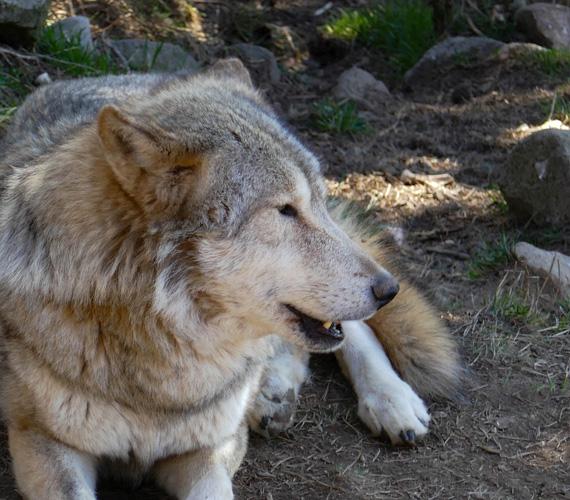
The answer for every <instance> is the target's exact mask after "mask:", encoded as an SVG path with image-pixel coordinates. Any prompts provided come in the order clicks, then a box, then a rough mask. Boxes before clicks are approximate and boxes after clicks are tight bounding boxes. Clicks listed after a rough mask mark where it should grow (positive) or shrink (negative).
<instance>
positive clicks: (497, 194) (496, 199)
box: [488, 184, 509, 214]
mask: <svg viewBox="0 0 570 500" xmlns="http://www.w3.org/2000/svg"><path fill="white" fill-rule="evenodd" d="M488 189H489V198H490V199H491V206H493V207H495V208H496V209H497V211H498V212H499V213H500V214H506V213H508V212H509V205H508V203H507V200H505V197H504V196H503V193H502V192H501V190H500V188H499V187H498V186H496V185H495V184H491V185H489V186H488Z"/></svg>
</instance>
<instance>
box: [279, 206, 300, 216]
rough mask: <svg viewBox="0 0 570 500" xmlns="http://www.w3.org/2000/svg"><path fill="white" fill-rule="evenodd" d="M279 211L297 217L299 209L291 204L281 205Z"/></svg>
mask: <svg viewBox="0 0 570 500" xmlns="http://www.w3.org/2000/svg"><path fill="white" fill-rule="evenodd" d="M279 213H280V214H281V215H284V216H285V217H297V209H296V208H295V207H294V206H293V205H289V204H287V205H283V206H282V207H279Z"/></svg>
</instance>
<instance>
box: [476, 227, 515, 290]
mask: <svg viewBox="0 0 570 500" xmlns="http://www.w3.org/2000/svg"><path fill="white" fill-rule="evenodd" d="M513 246H514V240H513V239H512V238H511V237H509V236H508V235H506V234H505V233H503V234H501V236H500V238H499V239H498V241H495V242H491V243H489V242H485V243H483V245H482V246H481V248H480V249H479V250H478V251H477V252H476V254H475V256H474V257H473V258H472V259H471V263H470V264H469V269H468V270H467V275H468V276H469V278H470V279H478V278H480V277H481V276H483V275H484V274H485V273H487V272H489V271H491V270H493V269H497V268H498V267H501V266H503V265H504V264H506V263H507V262H510V261H511V260H512V259H513V254H512V248H513Z"/></svg>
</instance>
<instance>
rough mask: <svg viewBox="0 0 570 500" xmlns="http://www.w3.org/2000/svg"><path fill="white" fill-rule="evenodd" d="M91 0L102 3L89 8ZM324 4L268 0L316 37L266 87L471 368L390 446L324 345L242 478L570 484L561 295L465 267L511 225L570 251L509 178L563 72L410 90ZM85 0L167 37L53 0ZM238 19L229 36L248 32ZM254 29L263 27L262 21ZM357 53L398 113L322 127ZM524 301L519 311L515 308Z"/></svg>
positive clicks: (491, 486) (212, 42) (242, 486)
mask: <svg viewBox="0 0 570 500" xmlns="http://www.w3.org/2000/svg"><path fill="white" fill-rule="evenodd" d="M95 3H96V4H97V5H99V7H100V9H99V10H98V11H97V12H98V14H97V16H95V15H94V12H95V10H94V9H89V8H87V7H88V6H89V5H91V4H95ZM324 3H325V2H315V1H313V2H311V1H307V2H299V1H297V2H274V4H275V5H274V7H272V8H271V7H265V8H264V10H263V15H264V16H265V19H264V21H265V22H277V23H280V24H287V25H289V26H291V28H293V29H295V30H297V31H299V32H301V33H304V34H305V35H306V36H305V39H304V40H301V42H302V43H301V42H300V43H301V45H302V47H301V49H302V50H301V49H300V50H299V52H300V53H301V52H303V51H307V52H308V54H309V56H310V59H311V60H310V61H309V62H308V63H306V62H305V63H304V62H303V58H302V56H299V55H298V54H297V56H294V57H292V58H291V57H289V56H287V55H282V56H281V59H280V62H281V64H282V67H283V68H284V73H283V78H282V80H281V82H280V83H279V84H277V85H274V86H272V87H271V89H269V90H268V96H269V98H270V99H271V100H272V102H273V103H275V105H276V107H277V109H278V110H279V112H280V113H281V114H282V115H283V116H284V118H285V119H286V120H287V121H288V122H289V123H290V124H291V126H292V128H293V129H295V130H296V131H297V132H298V133H299V135H300V136H301V137H302V139H303V140H304V141H305V142H306V143H307V144H308V145H309V146H310V147H311V148H312V149H313V150H314V151H315V152H316V153H317V154H318V155H319V156H320V157H321V158H322V160H323V163H324V165H325V167H326V168H327V178H328V182H329V187H330V190H331V193H332V194H334V195H336V196H341V197H346V198H350V199H355V200H359V201H361V202H362V203H363V204H364V205H365V206H366V207H368V208H369V209H371V210H373V211H375V212H376V214H377V216H378V219H379V221H382V222H383V223H388V224H390V225H392V226H397V227H400V228H402V229H403V230H404V233H405V242H404V244H403V246H402V248H401V252H400V253H401V255H400V257H401V262H402V265H403V267H404V269H405V270H406V273H407V274H408V275H409V276H410V277H411V278H412V279H413V280H414V281H415V283H416V284H417V286H419V287H420V288H421V289H422V290H424V291H425V292H426V294H428V295H429V296H430V297H432V299H433V301H434V303H435V304H437V305H438V307H439V308H440V310H441V313H442V316H443V317H444V318H445V319H446V320H447V322H448V324H449V327H450V329H451V330H452V332H453V334H454V336H455V338H456V339H457V342H458V343H459V345H460V346H461V351H462V354H463V357H464V362H465V366H466V370H467V377H466V382H465V386H464V389H463V397H462V398H461V400H460V401H456V402H446V401H432V402H430V406H429V407H430V411H431V414H432V417H433V420H432V426H431V432H430V434H429V436H428V437H427V438H426V439H425V440H424V441H423V442H422V443H420V444H419V445H418V446H417V447H416V448H393V447H391V446H390V445H389V444H388V443H387V442H386V441H385V440H383V439H382V438H374V437H371V436H370V435H369V433H368V432H367V429H366V428H365V427H364V426H363V425H362V424H361V423H360V421H359V419H358V417H357V415H356V400H355V397H354V394H353V392H352V390H351V388H350V387H349V385H348V384H347V382H346V380H345V379H344V378H343V377H342V375H341V374H340V371H339V369H338V367H337V366H336V362H335V360H334V357H332V356H315V357H314V358H313V359H312V362H311V367H312V376H311V379H310V381H309V383H308V384H307V385H306V387H305V388H304V390H303V393H302V397H301V404H300V408H299V410H298V413H297V417H296V422H295V424H294V426H293V427H292V428H291V429H290V430H289V431H288V432H287V433H286V434H284V435H282V436H278V437H275V438H273V439H271V440H265V439H263V438H260V437H258V436H252V437H251V444H250V447H249V450H248V453H247V456H246V459H245V462H244V463H243V465H242V467H241V468H240V470H239V471H238V473H237V475H236V477H235V490H236V496H237V498H240V499H267V500H270V499H275V500H277V499H291V498H305V499H321V498H322V499H325V498H326V499H329V498H330V499H348V498H352V499H361V498H362V499H364V498H377V499H398V498H415V499H422V500H423V499H432V498H433V499H435V498H437V499H439V498H441V499H445V498H449V499H455V498H474V499H517V500H518V499H535V498H543V499H555V498H570V380H569V379H570V373H569V372H570V341H569V335H570V333H569V330H568V329H569V328H570V326H566V327H565V328H564V326H563V325H564V323H563V321H564V318H563V316H562V314H561V313H560V308H559V306H558V302H559V300H560V297H559V296H558V295H557V293H556V291H555V290H553V289H552V288H551V287H550V285H549V283H546V282H544V280H542V278H540V277H538V276H533V275H532V274H529V273H528V272H527V271H525V270H524V269H523V268H521V267H520V266H519V265H517V264H516V263H514V262H513V261H512V260H510V259H506V261H505V262H503V263H499V264H498V265H494V266H490V267H491V269H489V270H487V271H486V272H483V273H481V274H480V275H479V276H478V277H473V275H472V274H471V275H470V273H469V270H470V269H472V268H473V266H474V265H476V264H477V262H478V260H477V259H479V258H480V256H481V255H482V254H484V252H485V249H486V248H487V249H488V248H489V247H490V246H493V245H494V244H496V242H498V241H500V240H501V239H502V238H508V239H509V240H512V241H518V240H523V239H524V240H525V241H532V242H535V243H537V244H540V245H541V246H542V247H545V248H549V249H557V250H559V251H562V252H565V253H569V252H570V231H569V230H568V228H566V229H564V228H562V229H556V230H553V229H549V228H536V227H533V226H531V225H525V224H521V223H517V222H516V221H515V220H514V219H513V218H512V217H511V215H510V214H509V213H508V210H506V207H505V203H504V200H503V199H502V197H501V195H500V192H499V191H498V189H497V188H496V185H495V182H496V176H497V174H498V172H499V171H500V168H501V165H502V164H503V163H504V162H505V161H506V159H507V157H508V154H509V151H510V149H511V148H512V146H513V145H514V144H515V143H516V142H517V140H519V139H520V138H522V137H524V136H525V135H526V134H528V133H529V132H530V131H532V130H533V128H534V127H539V126H541V124H543V123H544V122H545V120H546V118H547V116H548V107H549V103H550V102H551V100H552V98H553V93H554V89H555V88H556V87H557V86H558V85H560V84H562V83H565V78H564V75H558V76H552V75H545V74H541V72H540V71H539V69H538V68H536V67H533V66H532V65H529V64H528V63H527V62H525V61H511V60H509V61H503V62H501V63H493V64H489V65H487V66H484V67H477V68H471V67H466V66H458V67H457V68H456V69H455V70H453V71H451V72H450V73H448V74H447V75H446V77H445V78H442V79H440V80H438V81H432V82H426V85H425V86H424V87H423V88H421V89H420V90H416V91H415V92H413V93H412V92H411V91H408V90H407V89H405V88H404V86H403V84H402V83H401V81H400V80H398V79H397V78H396V77H395V76H394V75H393V74H392V73H391V72H390V70H389V69H387V68H386V67H385V65H383V62H382V58H381V57H379V56H378V55H377V54H375V53H374V52H373V51H369V50H365V49H360V48H355V47H352V48H348V49H347V48H346V47H341V48H336V47H334V46H328V45H327V43H328V42H325V41H323V40H320V39H319V37H318V36H317V35H315V33H316V31H317V30H316V26H318V25H319V23H322V20H321V19H317V18H315V17H314V16H313V15H312V14H313V12H314V10H315V9H317V8H318V7H320V6H322V5H323V4H324ZM335 3H336V2H335ZM338 3H342V2H338ZM344 3H345V4H346V3H349V2H344ZM71 4H72V5H73V6H74V9H75V13H78V14H81V13H84V14H86V15H89V16H90V17H92V18H96V23H95V24H96V25H97V27H98V28H97V29H100V30H102V31H105V32H107V33H109V34H111V35H113V34H114V33H117V34H120V35H139V36H140V35H145V36H151V35H152V36H156V37H160V35H161V34H162V36H163V37H164V32H161V33H159V34H157V33H156V26H155V25H154V24H152V23H148V21H146V22H147V23H148V24H149V25H151V26H152V27H154V28H155V30H154V31H153V30H152V29H151V28H149V26H143V27H141V26H139V24H137V23H136V22H134V21H133V22H131V21H132V19H131V21H129V18H128V16H126V17H125V16H123V17H122V18H120V17H119V16H118V15H117V14H116V12H121V8H123V7H124V5H128V6H132V5H133V3H132V2H131V3H129V4H127V3H126V2H112V1H106V0H105V1H100V2H98V3H97V2H87V1H81V0H77V1H75V0H74V1H73V2H54V7H53V8H52V10H53V12H52V15H53V16H55V17H57V16H61V15H64V14H65V13H69V11H70V7H69V5H71ZM139 4H140V2H139ZM143 4H144V3H143ZM168 4H170V2H168ZM195 4H196V5H197V6H198V8H199V9H201V11H202V13H203V16H204V17H203V19H202V21H203V26H202V27H201V28H200V29H201V30H202V32H206V33H207V32H208V30H209V29H210V24H209V23H213V22H214V21H213V20H214V19H217V22H219V20H220V19H227V18H228V17H229V18H231V17H232V15H231V14H232V11H231V8H232V7H231V5H230V4H231V3H230V2H196V3H195ZM242 4H243V3H242V2H236V3H235V4H234V7H235V5H239V6H241V5H242ZM264 5H266V3H264ZM235 8H237V7H235ZM82 9H84V10H82ZM113 9H114V10H113ZM216 16H217V17H216ZM224 16H225V17H224ZM117 19H119V20H117ZM133 19H136V16H134V17H133ZM141 22H142V21H141ZM129 23H130V24H129ZM230 25H231V23H230ZM200 29H198V30H197V31H196V30H195V31H193V32H192V36H190V35H188V36H187V37H186V35H187V33H186V34H184V33H183V34H180V33H178V34H176V33H173V32H170V31H169V33H170V35H169V36H171V38H174V39H177V40H179V41H180V40H181V39H182V42H184V43H185V44H186V45H187V46H189V47H190V48H192V47H195V46H196V45H199V46H200V47H201V50H203V51H204V53H206V52H207V51H212V50H217V49H216V46H217V45H216V44H219V43H220V42H219V39H216V38H215V37H212V38H211V39H209V38H208V37H207V36H205V37H204V38H202V39H200V36H199V32H200ZM113 30H115V31H113ZM228 30H229V28H228ZM197 32H198V35H197V34H196V33H197ZM252 32H253V33H257V32H256V31H255V29H253V28H252ZM149 33H150V34H149ZM224 33H225V32H219V33H218V35H219V36H222V35H223V34H224ZM229 33H230V34H229V35H227V36H228V37H229V39H230V40H231V37H232V36H235V33H233V34H232V32H231V30H229ZM252 36H254V37H255V36H259V37H260V38H261V40H262V42H264V43H265V42H266V41H267V39H266V38H264V37H266V33H265V32H263V31H261V32H260V33H259V34H254V35H252ZM180 37H181V38H180ZM185 37H186V38H185ZM182 42H181V43H182ZM337 49H338V53H337V52H335V51H336V50H337ZM331 54H332V56H331ZM299 61H301V62H299ZM352 65H358V66H360V67H362V68H364V69H367V70H369V71H371V72H372V73H374V74H375V75H376V76H378V77H380V78H383V79H385V81H386V82H387V84H388V85H389V87H390V90H391V92H392V94H393V97H392V98H391V99H390V100H389V101H388V102H387V103H386V105H385V107H384V109H381V110H379V111H378V112H376V113H370V112H368V113H364V116H365V118H366V120H367V121H368V122H369V124H370V126H371V132H370V133H368V134H365V135H361V136H354V137H352V136H350V135H329V134H327V133H323V132H318V131H316V130H315V128H314V127H313V126H312V122H311V118H310V115H311V109H312V106H313V105H314V103H315V102H317V101H318V100H319V99H321V98H322V97H323V96H326V95H329V93H330V90H331V88H332V86H333V85H334V83H335V81H336V78H337V77H338V75H339V74H340V73H341V72H342V71H343V70H344V69H347V68H349V67H350V66H352ZM567 76H569V75H567ZM465 84H468V85H469V88H470V89H471V91H470V92H469V95H468V98H467V99H465V102H462V103H461V104H454V103H453V99H452V96H453V91H454V89H456V88H458V87H460V86H464V85H465ZM404 169H408V170H410V171H412V172H414V173H417V174H444V173H446V174H449V175H450V177H444V178H443V180H440V181H438V182H436V183H435V184H434V183H432V182H427V183H424V182H422V181H414V182H410V181H407V182H405V181H404V180H403V179H402V178H401V174H402V172H403V171H404ZM515 299H516V300H515ZM517 301H518V302H517ZM520 303H523V305H524V306H525V307H523V308H522V310H521V309H516V307H514V306H516V305H517V304H519V305H520ZM513 304H514V305H513ZM509 306H511V307H509ZM2 449H3V450H6V449H7V448H6V447H5V446H2ZM6 455H7V452H6V453H5V454H4V457H3V458H2V460H1V462H0V464H1V466H0V498H3V499H6V500H8V499H12V498H18V497H17V495H16V493H15V492H14V487H13V480H12V476H11V473H10V470H9V459H8V458H7V457H6ZM100 498H102V499H105V500H106V499H127V498H129V499H130V498H132V499H135V498H136V499H141V500H146V499H148V500H150V499H158V498H165V496H164V495H163V494H162V493H161V492H158V491H156V490H155V489H153V487H152V486H151V485H149V486H145V487H143V488H142V489H141V490H137V491H135V492H123V491H120V490H119V489H118V488H117V487H116V486H114V485H106V486H104V487H103V488H102V490H101V493H100Z"/></svg>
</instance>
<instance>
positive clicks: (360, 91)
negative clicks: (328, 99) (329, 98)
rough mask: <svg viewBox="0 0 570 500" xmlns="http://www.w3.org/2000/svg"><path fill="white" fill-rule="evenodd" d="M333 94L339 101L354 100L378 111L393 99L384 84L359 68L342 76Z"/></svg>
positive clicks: (351, 69)
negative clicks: (387, 101)
mask: <svg viewBox="0 0 570 500" xmlns="http://www.w3.org/2000/svg"><path fill="white" fill-rule="evenodd" d="M333 94H334V96H335V97H337V98H339V99H352V100H353V101H356V102H357V103H359V104H361V105H363V106H365V107H367V108H369V109H371V110H376V109H378V107H379V106H381V105H382V103H384V102H386V100H387V99H389V98H390V97H391V94H390V91H389V90H388V88H387V87H386V85H384V83H382V82H381V81H380V80H377V79H376V78H374V77H373V76H372V75H371V74H370V73H368V71H365V70H363V69H360V68H357V67H352V68H350V69H348V70H346V71H345V72H343V73H342V74H341V75H340V77H339V79H338V83H337V84H336V87H335V88H334V89H333Z"/></svg>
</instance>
